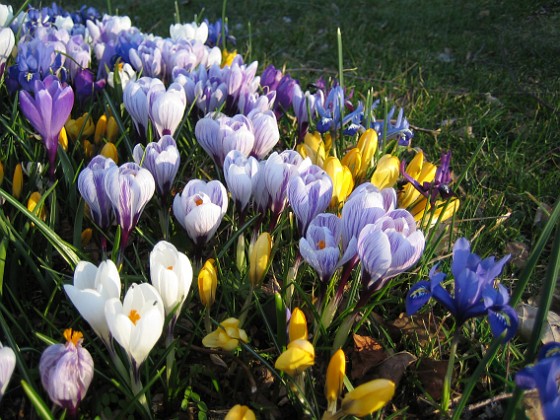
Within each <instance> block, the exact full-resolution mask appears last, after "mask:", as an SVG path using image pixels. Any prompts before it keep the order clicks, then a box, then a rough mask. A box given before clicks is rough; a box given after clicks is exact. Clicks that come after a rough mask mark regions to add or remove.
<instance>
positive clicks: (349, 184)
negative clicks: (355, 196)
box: [323, 156, 354, 209]
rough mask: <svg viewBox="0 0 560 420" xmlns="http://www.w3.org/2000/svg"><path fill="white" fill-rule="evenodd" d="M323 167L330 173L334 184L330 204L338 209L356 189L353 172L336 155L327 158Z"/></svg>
mask: <svg viewBox="0 0 560 420" xmlns="http://www.w3.org/2000/svg"><path fill="white" fill-rule="evenodd" d="M323 169H324V170H325V172H326V173H327V174H328V175H329V177H330V178H331V181H332V184H333V192H332V197H331V202H330V206H331V207H333V208H335V209H336V208H338V207H339V206H340V204H341V203H344V202H345V201H346V198H347V197H348V196H349V195H350V193H351V192H352V190H353V189H354V179H353V178H352V172H350V169H348V166H346V165H343V164H341V163H340V160H338V159H337V158H336V157H334V156H329V157H328V158H327V159H325V162H324V164H323Z"/></svg>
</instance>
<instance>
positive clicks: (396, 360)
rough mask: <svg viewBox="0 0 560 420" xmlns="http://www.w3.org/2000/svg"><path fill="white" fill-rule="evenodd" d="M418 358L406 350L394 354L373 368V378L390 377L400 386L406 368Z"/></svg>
mask: <svg viewBox="0 0 560 420" xmlns="http://www.w3.org/2000/svg"><path fill="white" fill-rule="evenodd" d="M416 360H417V359H416V356H414V355H413V354H411V353H409V352H406V351H403V352H400V353H396V354H393V355H392V356H389V357H388V358H387V359H385V360H384V361H383V362H382V363H380V364H379V365H378V366H376V367H375V368H374V369H373V372H372V376H373V377H372V379H375V378H384V379H389V380H391V381H393V382H394V383H395V385H396V386H398V384H399V382H400V380H401V378H402V376H403V375H404V372H405V371H406V369H407V368H408V367H409V366H410V365H411V364H412V363H414V362H415V361H416Z"/></svg>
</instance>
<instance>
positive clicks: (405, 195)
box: [399, 151, 437, 208]
mask: <svg viewBox="0 0 560 420" xmlns="http://www.w3.org/2000/svg"><path fill="white" fill-rule="evenodd" d="M436 171H437V166H436V165H434V164H433V163H431V162H428V161H425V160H424V152H422V151H419V152H418V153H416V156H414V158H413V159H412V160H411V161H410V163H409V164H408V165H407V166H406V173H407V174H408V175H409V176H411V177H412V178H414V179H415V180H416V181H418V183H419V184H420V185H423V184H424V182H432V181H433V180H434V178H435V176H436ZM420 195H421V194H420V192H419V191H418V190H417V189H416V188H415V187H414V185H413V184H412V183H410V182H409V183H407V184H406V185H405V186H404V187H403V188H402V189H401V190H399V207H401V208H407V207H410V206H411V205H413V204H414V203H415V202H416V200H418V199H419V198H420Z"/></svg>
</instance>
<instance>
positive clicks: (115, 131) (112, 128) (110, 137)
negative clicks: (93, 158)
mask: <svg viewBox="0 0 560 420" xmlns="http://www.w3.org/2000/svg"><path fill="white" fill-rule="evenodd" d="M105 135H106V137H107V141H110V142H111V143H114V142H115V140H116V139H117V136H118V135H119V125H118V124H117V120H116V119H115V117H113V116H112V115H111V116H110V117H109V119H108V120H107V131H106V132H105Z"/></svg>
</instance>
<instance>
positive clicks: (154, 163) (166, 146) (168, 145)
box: [132, 135, 181, 198]
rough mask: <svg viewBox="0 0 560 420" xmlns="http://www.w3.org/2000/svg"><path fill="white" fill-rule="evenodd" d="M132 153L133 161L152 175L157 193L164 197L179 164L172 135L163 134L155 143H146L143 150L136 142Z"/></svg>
mask: <svg viewBox="0 0 560 420" xmlns="http://www.w3.org/2000/svg"><path fill="white" fill-rule="evenodd" d="M132 155H133V157H134V161H135V162H136V163H137V164H138V165H140V166H142V167H144V168H146V169H147V170H148V171H150V173H151V174H152V176H153V177H154V180H155V183H156V191H157V193H158V195H159V196H160V197H162V198H164V197H166V196H167V195H168V194H169V193H170V192H171V187H172V186H173V181H174V180H175V176H176V175H177V171H178V170H179V165H180V164H181V156H180V155H179V149H177V143H176V142H175V140H174V139H173V137H171V136H169V135H165V136H163V137H162V138H161V139H160V140H159V141H158V142H157V143H156V142H152V143H148V145H147V146H146V149H145V150H144V147H143V146H142V145H141V144H137V145H136V146H135V147H134V150H133V151H132Z"/></svg>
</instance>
